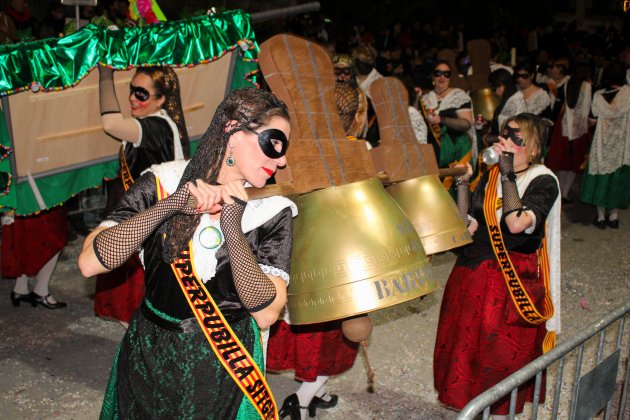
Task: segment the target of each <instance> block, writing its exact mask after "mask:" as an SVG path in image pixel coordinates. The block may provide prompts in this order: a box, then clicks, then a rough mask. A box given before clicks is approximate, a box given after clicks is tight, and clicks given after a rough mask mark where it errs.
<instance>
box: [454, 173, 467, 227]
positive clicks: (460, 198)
mask: <svg viewBox="0 0 630 420" xmlns="http://www.w3.org/2000/svg"><path fill="white" fill-rule="evenodd" d="M469 178H470V176H468V175H467V174H466V175H462V176H458V177H457V178H455V185H457V208H458V209H459V215H460V216H461V218H462V219H463V220H464V224H465V225H466V227H468V225H470V218H469V217H468V209H469V207H470V191H469V187H470V183H469V182H468V179H469Z"/></svg>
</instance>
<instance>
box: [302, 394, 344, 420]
mask: <svg viewBox="0 0 630 420" xmlns="http://www.w3.org/2000/svg"><path fill="white" fill-rule="evenodd" d="M324 395H326V394H324ZM328 396H329V397H330V399H329V400H328V401H326V400H325V399H323V398H319V397H313V399H312V400H311V403H310V404H309V405H308V416H309V417H315V412H316V411H317V409H318V408H332V407H334V406H336V405H337V401H338V400H339V398H338V397H337V396H336V395H334V394H328Z"/></svg>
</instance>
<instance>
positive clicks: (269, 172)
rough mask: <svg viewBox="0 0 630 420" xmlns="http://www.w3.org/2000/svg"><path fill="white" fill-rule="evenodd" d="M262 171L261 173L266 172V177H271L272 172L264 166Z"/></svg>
mask: <svg viewBox="0 0 630 420" xmlns="http://www.w3.org/2000/svg"><path fill="white" fill-rule="evenodd" d="M262 169H263V171H265V172H267V175H269V176H272V175H273V171H272V170H271V169H268V168H265V167H264V166H263V168H262Z"/></svg>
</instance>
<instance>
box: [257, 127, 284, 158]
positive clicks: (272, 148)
mask: <svg viewBox="0 0 630 420" xmlns="http://www.w3.org/2000/svg"><path fill="white" fill-rule="evenodd" d="M252 132H253V133H254V134H256V135H257V136H258V144H259V145H260V149H261V150H262V151H263V153H264V154H265V156H267V157H270V158H271V159H278V158H281V157H282V156H284V155H285V154H286V153H287V149H288V148H289V140H288V139H287V136H286V135H285V134H284V132H283V131H282V130H278V129H277V128H268V129H266V130H263V131H261V132H260V133H257V132H255V131H252ZM277 142H280V143H281V148H280V150H277V149H276V146H277V144H278V143H277Z"/></svg>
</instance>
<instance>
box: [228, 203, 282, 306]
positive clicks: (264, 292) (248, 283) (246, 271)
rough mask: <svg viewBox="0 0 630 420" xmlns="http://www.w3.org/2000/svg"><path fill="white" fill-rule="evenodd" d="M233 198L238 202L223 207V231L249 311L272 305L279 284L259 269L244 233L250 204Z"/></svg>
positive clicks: (237, 281)
mask: <svg viewBox="0 0 630 420" xmlns="http://www.w3.org/2000/svg"><path fill="white" fill-rule="evenodd" d="M232 198H234V201H235V203H234V204H230V205H227V206H223V209H222V210H221V230H222V231H223V235H225V243H226V244H227V247H228V255H229V256H230V266H231V267H232V277H233V278H234V286H236V291H237V292H238V295H239V297H240V299H241V302H243V306H245V308H246V309H247V310H248V311H250V312H257V311H260V310H261V309H264V308H266V307H267V306H269V305H271V303H272V302H273V300H274V299H275V298H276V286H275V285H274V284H273V282H272V281H271V279H270V278H269V277H267V275H266V274H265V273H263V271H262V270H261V269H260V266H259V265H258V262H257V261H256V258H255V257H254V254H253V253H252V249H251V248H250V247H249V243H248V242H247V239H246V238H245V235H244V234H243V229H242V228H241V219H242V218H243V212H245V206H246V205H247V203H246V202H245V201H242V200H240V199H238V198H236V197H232Z"/></svg>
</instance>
